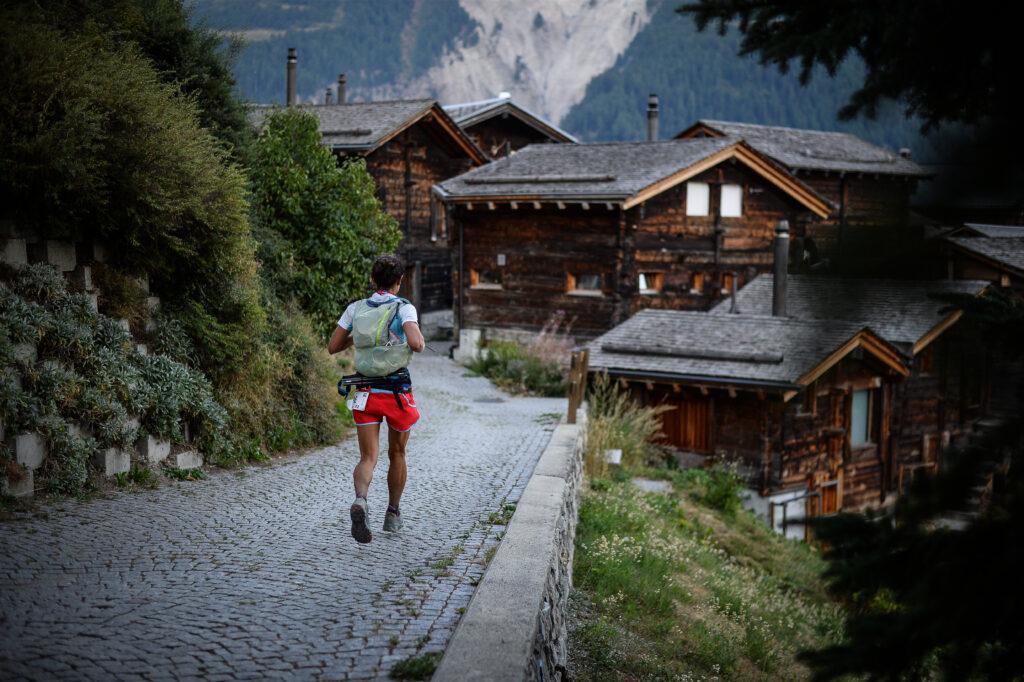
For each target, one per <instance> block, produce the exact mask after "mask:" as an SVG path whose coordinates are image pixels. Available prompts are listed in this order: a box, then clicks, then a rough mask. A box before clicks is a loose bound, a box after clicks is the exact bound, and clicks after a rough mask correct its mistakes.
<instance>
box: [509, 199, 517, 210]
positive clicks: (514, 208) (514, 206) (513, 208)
mask: <svg viewBox="0 0 1024 682" xmlns="http://www.w3.org/2000/svg"><path fill="white" fill-rule="evenodd" d="M509 206H511V207H512V210H513V211H514V210H516V209H517V208H519V204H517V203H516V202H514V201H513V202H510V203H509Z"/></svg>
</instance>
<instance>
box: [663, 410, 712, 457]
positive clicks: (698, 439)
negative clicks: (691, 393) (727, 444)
mask: <svg viewBox="0 0 1024 682" xmlns="http://www.w3.org/2000/svg"><path fill="white" fill-rule="evenodd" d="M669 404H672V403H669ZM661 423H662V431H663V432H664V433H665V440H667V441H668V443H669V444H671V445H674V446H676V447H677V448H681V449H683V450H690V451H692V452H702V453H704V452H711V400H710V399H708V398H705V399H686V400H677V401H676V402H675V403H674V404H672V409H671V410H667V411H665V412H663V413H662V415H661Z"/></svg>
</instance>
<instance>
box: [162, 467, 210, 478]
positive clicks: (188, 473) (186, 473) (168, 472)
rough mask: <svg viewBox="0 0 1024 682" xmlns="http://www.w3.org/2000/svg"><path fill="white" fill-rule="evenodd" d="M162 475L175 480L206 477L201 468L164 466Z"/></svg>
mask: <svg viewBox="0 0 1024 682" xmlns="http://www.w3.org/2000/svg"><path fill="white" fill-rule="evenodd" d="M164 475H165V476H167V477H168V478H173V479H174V480H175V481H202V480H203V479H205V478H206V474H205V473H204V472H203V470H202V469H179V468H178V467H164Z"/></svg>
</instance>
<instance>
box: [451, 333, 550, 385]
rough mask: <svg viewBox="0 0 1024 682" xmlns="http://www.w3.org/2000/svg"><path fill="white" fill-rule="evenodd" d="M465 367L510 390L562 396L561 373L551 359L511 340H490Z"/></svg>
mask: <svg viewBox="0 0 1024 682" xmlns="http://www.w3.org/2000/svg"><path fill="white" fill-rule="evenodd" d="M483 350H484V352H482V353H480V355H479V356H478V357H477V359H475V360H473V361H472V362H470V363H469V369H470V370H472V371H473V372H476V373H477V374H482V375H483V376H485V377H487V378H488V379H490V380H491V381H493V382H494V383H495V384H496V385H498V386H500V387H501V388H504V389H506V390H508V391H510V392H512V393H531V394H535V395H542V396H550V397H560V396H563V395H565V385H566V384H565V372H564V370H563V369H562V367H561V366H560V365H559V364H558V363H557V362H554V361H552V360H549V359H546V358H544V357H541V356H539V355H536V354H534V353H532V352H530V348H529V347H528V346H522V345H520V344H518V343H515V342H514V341H492V342H491V343H489V344H488V345H487V347H486V348H485V349H483Z"/></svg>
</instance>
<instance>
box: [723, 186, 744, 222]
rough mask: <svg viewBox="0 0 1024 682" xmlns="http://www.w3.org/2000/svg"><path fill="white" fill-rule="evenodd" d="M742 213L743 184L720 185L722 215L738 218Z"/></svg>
mask: <svg viewBox="0 0 1024 682" xmlns="http://www.w3.org/2000/svg"><path fill="white" fill-rule="evenodd" d="M742 215H743V186H742V185H722V217H723V218H739V217H740V216H742Z"/></svg>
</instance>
